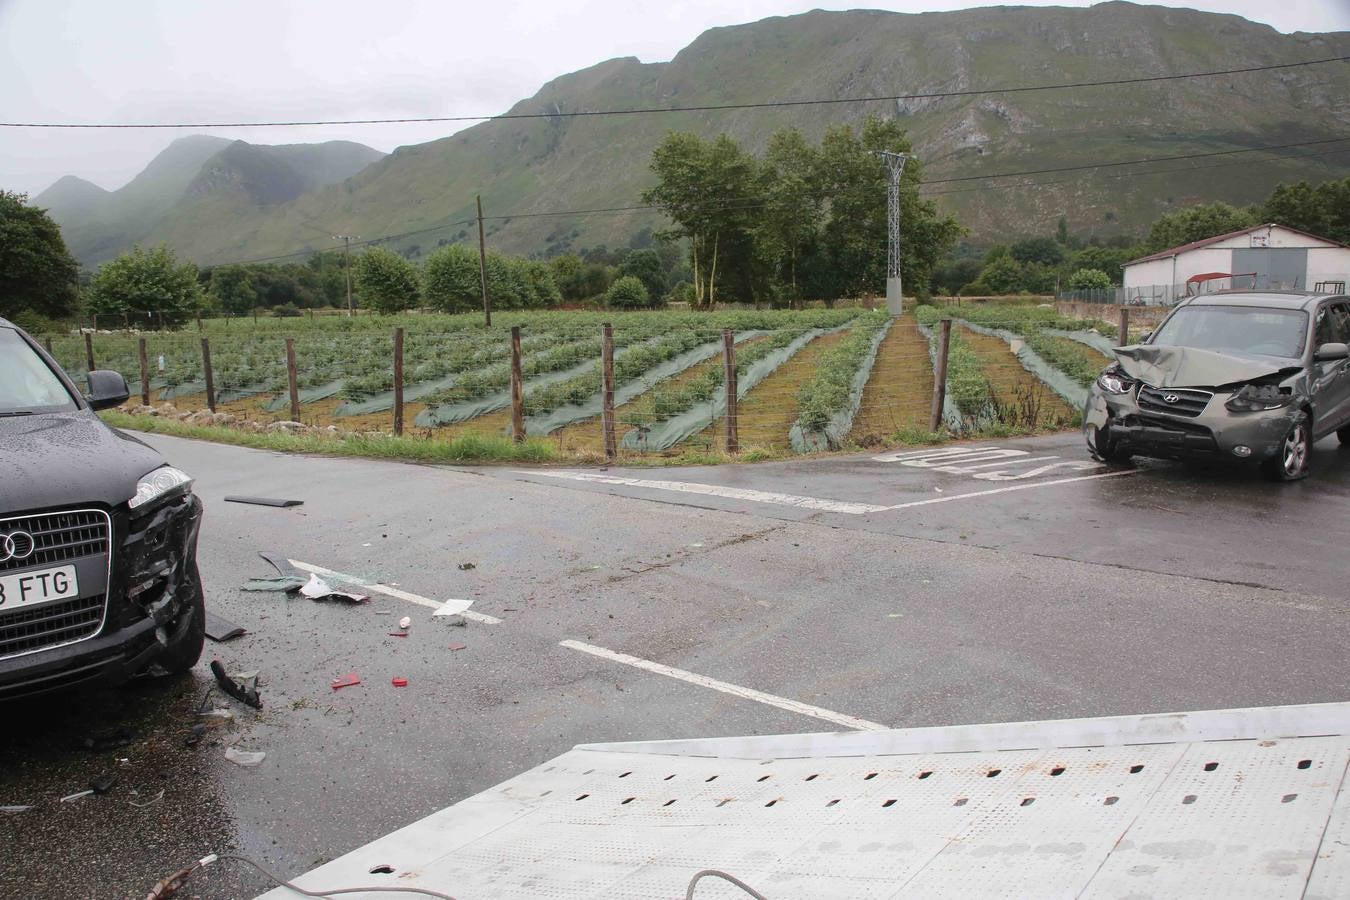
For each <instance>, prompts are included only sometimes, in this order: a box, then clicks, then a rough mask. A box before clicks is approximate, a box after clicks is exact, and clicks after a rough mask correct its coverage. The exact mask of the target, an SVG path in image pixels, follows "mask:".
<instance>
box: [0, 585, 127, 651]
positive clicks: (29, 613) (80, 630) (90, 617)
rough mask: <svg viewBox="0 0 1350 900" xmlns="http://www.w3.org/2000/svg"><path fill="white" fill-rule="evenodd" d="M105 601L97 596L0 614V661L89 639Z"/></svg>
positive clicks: (101, 613) (101, 615) (95, 629)
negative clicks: (8, 657)
mask: <svg viewBox="0 0 1350 900" xmlns="http://www.w3.org/2000/svg"><path fill="white" fill-rule="evenodd" d="M106 599H107V597H106V595H104V594H99V595H97V596H94V597H82V598H80V599H78V600H67V601H65V602H64V603H52V604H48V605H46V606H36V607H32V608H30V609H19V610H15V611H14V612H11V613H5V614H4V615H0V659H3V658H5V657H7V656H17V655H19V654H21V653H29V652H31V651H33V650H41V649H43V648H45V647H55V646H57V645H59V644H69V643H72V642H74V641H78V640H82V639H84V638H87V637H93V636H94V634H95V633H96V632H97V631H98V629H99V626H100V625H101V624H103V606H104V603H105V601H106Z"/></svg>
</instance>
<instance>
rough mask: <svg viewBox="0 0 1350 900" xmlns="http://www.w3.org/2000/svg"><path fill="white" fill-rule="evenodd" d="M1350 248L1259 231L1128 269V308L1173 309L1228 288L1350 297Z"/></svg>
mask: <svg viewBox="0 0 1350 900" xmlns="http://www.w3.org/2000/svg"><path fill="white" fill-rule="evenodd" d="M1348 278H1350V247H1347V246H1346V245H1345V244H1341V243H1337V242H1336V241H1333V240H1328V239H1327V238H1320V237H1317V236H1316V235H1312V234H1307V233H1305V232H1302V231H1298V230H1297V229H1294V228H1287V227H1285V226H1284V225H1275V224H1269V225H1257V226H1255V227H1252V228H1244V229H1243V230H1241V231H1234V232H1231V233H1229V234H1221V235H1218V236H1217V237H1211V238H1205V239H1204V240H1202V241H1194V242H1192V243H1189V244H1183V245H1181V246H1180V247H1173V248H1172V249H1170V250H1163V251H1161V252H1159V253H1153V254H1150V255H1148V256H1144V257H1141V258H1139V259H1136V260H1132V261H1130V262H1127V263H1126V264H1125V287H1124V291H1123V292H1122V293H1124V295H1125V298H1124V299H1125V300H1126V302H1134V303H1139V302H1145V303H1150V302H1152V303H1170V302H1172V301H1174V300H1176V299H1178V298H1180V297H1184V296H1186V295H1187V294H1196V293H1204V292H1206V291H1209V290H1216V289H1222V288H1229V287H1234V288H1255V289H1258V290H1299V291H1304V290H1327V291H1344V290H1345V287H1346V281H1347V279H1348Z"/></svg>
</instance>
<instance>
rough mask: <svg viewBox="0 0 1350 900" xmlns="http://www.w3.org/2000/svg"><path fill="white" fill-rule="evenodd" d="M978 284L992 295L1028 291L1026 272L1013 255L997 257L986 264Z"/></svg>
mask: <svg viewBox="0 0 1350 900" xmlns="http://www.w3.org/2000/svg"><path fill="white" fill-rule="evenodd" d="M977 282H978V283H980V284H983V285H984V286H985V289H986V290H987V291H988V293H990V294H1016V293H1020V292H1022V291H1025V290H1027V285H1026V271H1025V270H1024V269H1023V267H1022V264H1021V263H1019V262H1018V261H1017V260H1015V259H1013V257H1012V255H1011V254H1007V255H1001V256H997V257H995V258H994V260H993V261H992V262H990V263H988V264H986V265H985V267H984V269H982V270H981V271H980V277H979V278H978V279H977Z"/></svg>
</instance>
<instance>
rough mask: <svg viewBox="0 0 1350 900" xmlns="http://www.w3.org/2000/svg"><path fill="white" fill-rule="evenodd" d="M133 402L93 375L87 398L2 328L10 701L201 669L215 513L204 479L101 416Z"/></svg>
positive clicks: (29, 344)
mask: <svg viewBox="0 0 1350 900" xmlns="http://www.w3.org/2000/svg"><path fill="white" fill-rule="evenodd" d="M127 395H128V392H127V382H126V379H125V378H123V377H122V376H121V375H120V374H118V373H116V372H103V371H94V372H90V373H89V395H88V396H87V397H86V396H84V395H83V394H81V392H80V391H79V390H78V389H77V388H76V386H75V384H74V383H73V382H72V381H71V380H70V378H69V377H68V376H67V375H66V374H65V372H63V371H62V370H61V367H60V366H58V365H57V364H56V362H55V360H53V359H52V358H51V357H50V356H49V355H48V354H47V353H45V352H44V351H43V349H42V348H41V347H40V346H38V344H37V343H36V342H34V341H33V340H32V338H30V337H29V336H28V335H27V334H25V333H24V332H23V331H22V330H21V329H20V328H18V327H17V326H15V325H12V324H11V323H9V322H7V321H5V320H4V319H0V700H3V699H8V698H11V697H15V696H19V695H24V694H35V693H42V692H44V691H50V690H56V689H59V688H65V687H70V686H73V685H77V684H82V683H86V682H95V681H97V682H101V683H104V684H117V683H120V682H122V681H125V680H126V679H128V678H130V677H131V676H132V675H135V674H137V673H139V672H141V671H144V670H146V669H148V668H149V667H150V666H152V665H158V666H159V667H160V668H161V669H163V670H165V671H167V672H170V673H177V672H182V671H186V670H187V669H190V668H191V667H192V666H193V665H194V664H195V663H196V662H197V660H198V658H199V657H200V656H201V652H202V640H203V637H204V635H205V630H206V606H205V603H204V601H203V597H202V586H201V579H200V577H199V576H198V574H197V531H198V528H199V526H200V524H201V516H202V504H201V501H200V500H198V499H197V497H196V495H194V494H193V493H192V479H191V478H189V477H188V476H187V475H185V474H184V473H183V472H180V471H179V470H178V469H175V468H173V467H172V466H169V465H167V464H166V463H165V461H164V459H163V457H161V456H160V455H159V453H158V452H157V451H156V450H154V449H153V448H151V447H149V446H147V445H146V444H144V443H142V442H141V441H138V440H136V439H135V438H133V437H131V436H129V435H126V434H123V433H122V432H120V431H116V430H114V429H112V428H109V427H108V426H107V425H105V424H104V423H103V421H102V420H100V419H99V417H98V416H96V415H95V414H94V410H97V409H104V408H106V407H110V406H117V405H118V404H120V403H122V402H124V401H125V400H126V399H127Z"/></svg>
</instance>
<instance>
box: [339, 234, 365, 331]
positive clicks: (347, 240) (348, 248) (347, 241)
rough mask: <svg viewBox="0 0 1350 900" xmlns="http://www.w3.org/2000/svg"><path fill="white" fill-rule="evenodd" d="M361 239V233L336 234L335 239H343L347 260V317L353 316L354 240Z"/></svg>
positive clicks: (344, 253) (345, 258)
mask: <svg viewBox="0 0 1350 900" xmlns="http://www.w3.org/2000/svg"><path fill="white" fill-rule="evenodd" d="M360 239H361V235H359V234H335V235H333V240H335V241H342V256H343V259H344V260H345V261H346V265H344V266H343V267H342V268H343V271H344V272H345V273H346V275H347V318H349V319H350V318H351V317H352V310H353V306H352V241H357V240H360Z"/></svg>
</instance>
